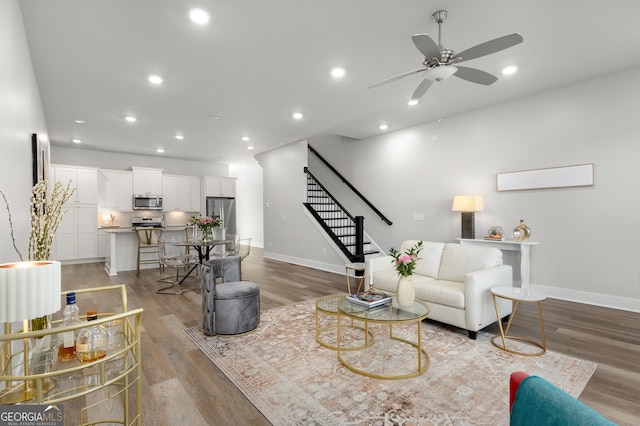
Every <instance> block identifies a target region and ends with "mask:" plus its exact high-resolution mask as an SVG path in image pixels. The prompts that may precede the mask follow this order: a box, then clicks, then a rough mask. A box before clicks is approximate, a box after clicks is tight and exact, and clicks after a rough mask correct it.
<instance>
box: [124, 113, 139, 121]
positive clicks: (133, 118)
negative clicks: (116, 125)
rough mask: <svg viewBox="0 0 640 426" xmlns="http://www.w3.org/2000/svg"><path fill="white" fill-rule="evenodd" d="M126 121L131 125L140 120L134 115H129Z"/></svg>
mask: <svg viewBox="0 0 640 426" xmlns="http://www.w3.org/2000/svg"><path fill="white" fill-rule="evenodd" d="M124 119H125V120H127V121H128V122H129V123H135V122H136V121H137V120H138V119H137V118H135V117H134V116H133V115H127V116H126V117H125V118H124Z"/></svg>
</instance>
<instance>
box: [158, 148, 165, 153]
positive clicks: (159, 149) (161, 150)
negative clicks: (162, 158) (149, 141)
mask: <svg viewBox="0 0 640 426" xmlns="http://www.w3.org/2000/svg"><path fill="white" fill-rule="evenodd" d="M156 152H157V153H159V154H162V153H163V152H164V149H162V148H158V149H156Z"/></svg>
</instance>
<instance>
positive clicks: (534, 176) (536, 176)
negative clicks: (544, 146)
mask: <svg viewBox="0 0 640 426" xmlns="http://www.w3.org/2000/svg"><path fill="white" fill-rule="evenodd" d="M593 183H594V173H593V163H590V164H579V165H576V166H564V167H551V168H546V169H534V170H523V171H518V172H507V173H498V174H496V186H497V190H498V191H519V190H526V189H545V188H569V187H574V186H592V185H593Z"/></svg>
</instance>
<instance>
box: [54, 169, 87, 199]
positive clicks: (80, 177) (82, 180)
mask: <svg viewBox="0 0 640 426" xmlns="http://www.w3.org/2000/svg"><path fill="white" fill-rule="evenodd" d="M50 172H51V176H52V177H53V182H55V181H59V182H60V183H61V184H62V187H63V188H66V187H67V183H68V182H69V181H71V187H72V188H74V189H75V191H74V193H73V196H72V197H71V198H70V199H69V201H67V204H70V203H81V204H97V202H98V191H97V190H98V169H95V168H89V167H72V166H59V165H55V166H51V169H50ZM53 182H51V183H53Z"/></svg>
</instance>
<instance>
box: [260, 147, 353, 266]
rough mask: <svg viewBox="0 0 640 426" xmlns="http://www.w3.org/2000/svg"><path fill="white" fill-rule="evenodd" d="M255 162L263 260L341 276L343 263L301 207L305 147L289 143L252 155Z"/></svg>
mask: <svg viewBox="0 0 640 426" xmlns="http://www.w3.org/2000/svg"><path fill="white" fill-rule="evenodd" d="M256 160H258V162H259V163H260V165H261V166H262V169H263V185H264V195H263V197H264V198H263V202H264V252H263V256H264V257H266V258H270V259H276V260H281V261H285V262H290V263H296V264H302V265H307V266H312V267H314V268H318V269H325V270H330V271H336V272H338V271H342V272H344V263H343V262H342V260H341V259H340V257H339V256H338V255H337V254H336V252H335V251H334V250H333V248H332V246H331V244H330V243H329V242H328V241H327V240H326V238H325V236H324V234H322V233H320V232H318V230H317V228H316V226H315V225H314V223H313V222H312V221H310V220H309V218H308V217H307V215H306V214H305V210H304V206H303V205H302V203H303V202H304V201H305V200H306V175H305V174H304V167H305V166H306V165H307V144H306V143H302V142H301V143H292V144H289V145H286V146H283V147H281V148H278V149H275V150H272V151H268V152H265V153H262V154H259V155H256ZM338 265H340V266H339V267H338Z"/></svg>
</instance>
